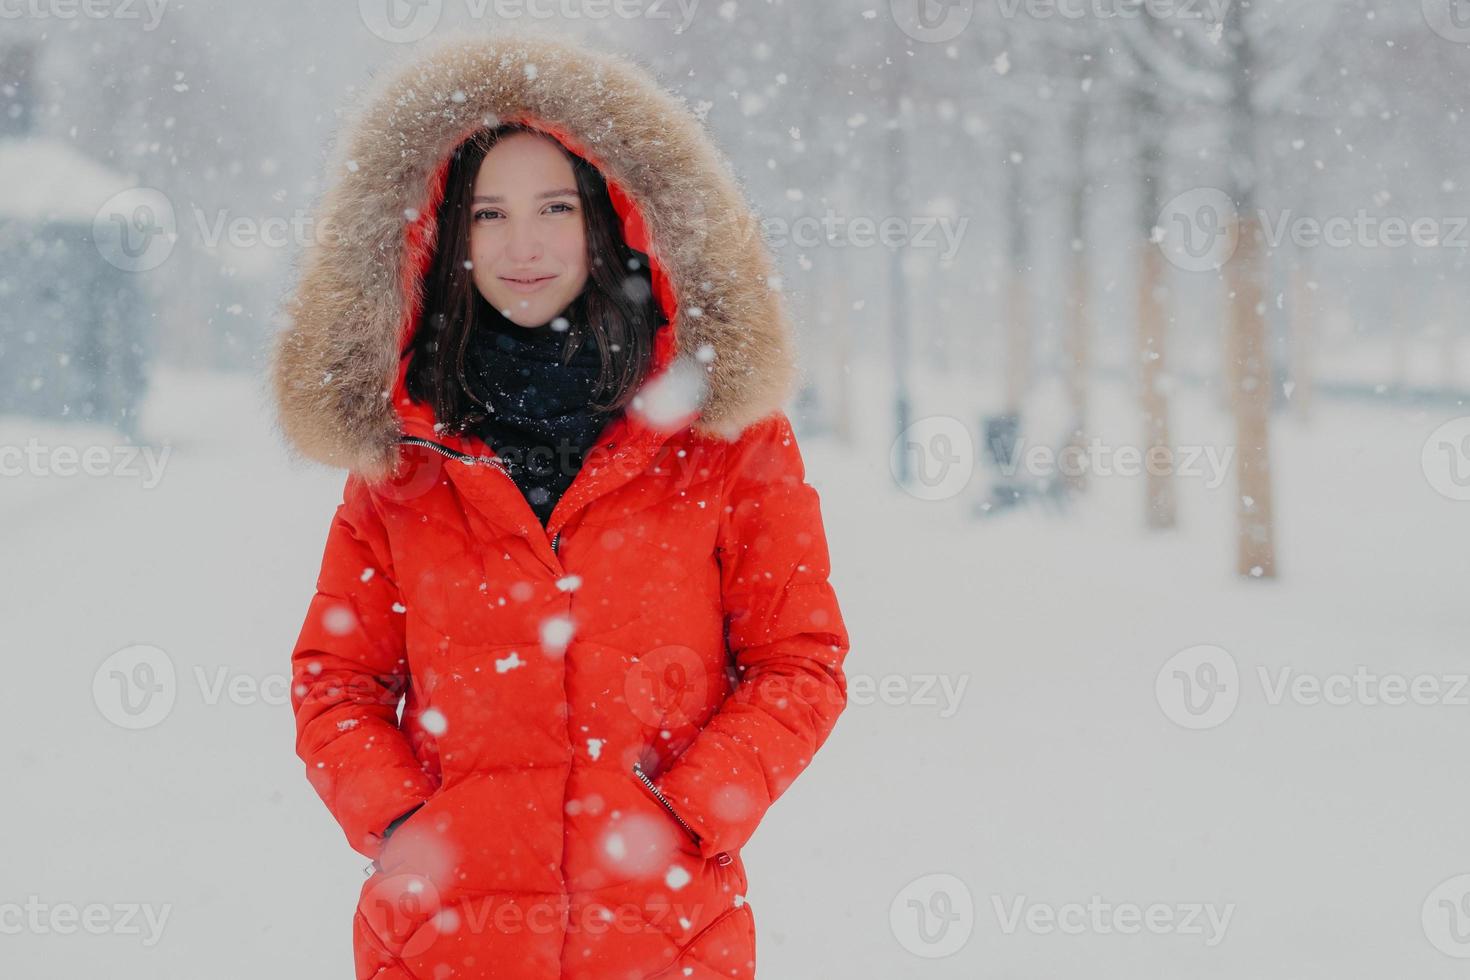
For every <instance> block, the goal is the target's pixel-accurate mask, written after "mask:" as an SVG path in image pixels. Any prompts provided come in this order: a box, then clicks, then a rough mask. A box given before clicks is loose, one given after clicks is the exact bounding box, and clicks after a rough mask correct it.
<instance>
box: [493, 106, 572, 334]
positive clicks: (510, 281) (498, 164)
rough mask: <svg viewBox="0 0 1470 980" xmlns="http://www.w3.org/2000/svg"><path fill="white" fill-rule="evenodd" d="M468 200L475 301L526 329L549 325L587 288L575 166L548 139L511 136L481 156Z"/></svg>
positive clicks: (519, 134) (527, 135)
mask: <svg viewBox="0 0 1470 980" xmlns="http://www.w3.org/2000/svg"><path fill="white" fill-rule="evenodd" d="M472 193H473V197H472V199H471V202H470V207H471V208H472V209H473V210H472V212H471V216H472V220H471V222H470V262H471V263H472V264H473V270H472V271H473V274H474V280H475V286H476V287H477V288H478V289H479V290H480V295H482V296H484V297H485V300H486V301H487V302H488V303H490V304H491V305H492V306H494V307H495V308H496V309H497V310H499V311H500V312H501V313H502V314H504V315H505V316H506V317H507V318H508V319H510V320H512V321H513V322H515V323H518V324H520V325H521V326H523V327H540V326H543V325H545V324H547V323H549V322H550V321H551V320H552V319H554V318H555V317H556V316H557V315H558V314H560V313H561V312H562V311H563V310H565V309H566V308H567V305H568V304H569V303H571V301H572V300H574V299H576V298H577V295H578V294H579V293H581V291H582V287H584V286H585V285H586V284H587V235H586V229H585V225H584V222H583V218H582V201H581V198H579V197H578V195H577V179H576V175H575V174H574V173H573V171H572V162H571V161H570V160H569V159H567V156H566V154H565V153H563V152H562V150H561V148H560V147H559V146H558V145H556V144H555V143H554V142H552V140H551V138H550V137H547V136H537V135H535V134H533V133H516V134H513V135H511V136H508V137H506V138H504V139H502V140H500V141H499V142H497V143H496V144H495V145H494V146H493V147H491V149H490V152H489V153H487V154H485V160H484V162H483V163H481V164H480V172H479V174H478V175H477V176H476V177H475V187H474V191H473V192H472ZM528 280H534V281H528Z"/></svg>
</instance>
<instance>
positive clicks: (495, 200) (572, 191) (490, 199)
mask: <svg viewBox="0 0 1470 980" xmlns="http://www.w3.org/2000/svg"><path fill="white" fill-rule="evenodd" d="M576 196H577V189H576V188H575V187H562V188H559V189H557V190H554V191H542V192H541V193H540V194H537V195H536V200H538V201H544V200H546V199H547V198H549V197H576ZM474 200H475V201H477V202H483V203H485V204H500V203H502V202H503V201H504V200H505V198H503V197H501V196H500V195H499V194H491V195H485V194H476V195H475V197H474Z"/></svg>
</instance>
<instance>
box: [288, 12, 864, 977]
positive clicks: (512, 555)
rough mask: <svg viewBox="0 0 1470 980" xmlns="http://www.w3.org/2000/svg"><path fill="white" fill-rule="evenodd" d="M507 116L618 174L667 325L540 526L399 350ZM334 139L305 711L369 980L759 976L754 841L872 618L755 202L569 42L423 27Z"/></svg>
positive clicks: (815, 737)
mask: <svg viewBox="0 0 1470 980" xmlns="http://www.w3.org/2000/svg"><path fill="white" fill-rule="evenodd" d="M497 119H498V120H501V121H509V120H511V119H522V120H525V121H528V122H531V123H532V124H533V125H536V126H538V127H540V128H541V129H543V130H544V131H546V132H548V133H550V134H551V135H553V136H555V137H557V138H558V139H560V140H561V141H562V143H563V145H565V146H566V147H567V148H568V149H569V150H571V151H572V152H576V153H579V154H581V155H582V156H584V157H586V158H587V159H589V160H590V161H592V162H593V163H594V164H595V165H597V166H598V167H599V168H600V169H601V171H602V173H603V174H604V176H605V177H606V178H607V180H608V184H609V188H610V190H611V192H612V197H613V201H614V203H615V206H616V207H617V210H618V213H619V214H620V216H621V217H622V219H623V230H624V235H625V237H626V238H627V239H628V242H629V244H630V245H632V246H633V247H635V248H638V249H640V250H642V251H645V252H647V253H648V254H649V255H650V257H651V259H652V266H653V268H652V273H653V281H654V286H655V291H656V293H657V296H658V298H659V301H660V303H661V305H662V308H663V312H664V313H665V315H666V316H667V318H668V321H669V325H668V326H665V327H663V328H662V329H661V330H660V332H659V335H658V337H657V343H656V352H655V359H654V366H653V369H652V372H651V374H650V379H651V380H650V381H649V385H648V387H646V388H644V390H643V395H642V396H641V397H640V400H639V402H638V403H637V405H636V406H635V410H631V411H628V412H626V413H624V414H623V415H622V416H619V417H618V418H616V419H615V420H614V421H613V422H612V423H611V424H610V425H609V426H608V428H607V430H606V431H605V432H604V433H603V434H602V436H601V437H600V439H599V441H598V443H597V445H596V446H595V447H594V448H593V450H592V451H591V452H590V453H589V454H588V456H587V460H586V462H585V463H584V465H583V467H582V469H581V471H580V472H579V473H578V474H577V477H576V479H575V481H574V482H573V483H572V485H571V487H570V488H569V489H568V490H567V492H566V493H565V494H564V495H563V497H562V498H561V499H560V500H559V501H558V503H557V506H556V509H555V511H554V513H553V514H552V516H551V519H550V521H549V523H548V525H547V526H546V527H545V528H544V529H543V528H542V526H541V524H540V523H539V522H538V521H537V519H536V517H535V515H534V514H533V512H532V511H531V508H530V506H529V505H528V504H527V502H526V501H525V499H524V498H523V497H522V495H521V493H520V491H519V490H518V488H517V487H516V485H515V483H514V482H513V481H512V480H511V478H510V477H509V476H508V475H507V474H506V473H505V472H504V471H502V470H501V469H499V468H498V467H497V466H496V465H495V460H494V458H493V453H492V452H491V450H490V449H489V448H488V447H487V446H486V445H485V444H484V443H483V442H481V441H479V440H478V439H476V438H474V437H472V436H464V437H453V436H447V435H444V434H441V433H440V432H438V431H436V430H435V428H434V422H435V419H434V416H433V413H432V410H431V409H430V407H429V406H428V405H425V404H415V403H413V402H411V401H410V400H409V399H408V398H407V397H406V394H405V390H404V384H403V378H404V369H405V367H406V359H402V358H400V352H401V351H402V350H404V348H405V346H406V341H407V339H408V337H410V336H411V332H412V330H414V329H416V326H417V316H418V312H419V310H418V307H419V300H418V295H419V292H418V291H419V288H420V286H419V284H420V283H421V281H422V277H423V274H424V271H425V269H426V268H427V265H428V262H429V260H430V259H431V257H432V249H433V242H432V239H433V232H434V224H433V221H434V215H435V212H436V209H437V207H438V201H439V200H440V199H441V198H442V194H443V182H444V176H445V173H446V169H447V167H446V160H447V157H448V154H449V152H450V150H451V149H452V148H453V147H454V146H455V145H457V143H458V142H459V141H460V140H461V139H463V138H464V136H466V135H468V134H469V132H471V131H472V130H474V129H475V128H477V127H478V126H480V125H484V124H485V123H486V122H487V121H490V122H493V121H494V120H497ZM338 156H339V160H338V163H339V168H338V169H337V170H336V175H335V177H334V181H335V183H333V184H332V186H331V187H330V189H329V190H328V192H327V195H326V198H325V200H324V202H323V204H322V209H323V213H322V215H321V218H322V226H323V227H325V228H330V233H328V234H324V235H323V236H321V240H320V241H318V242H316V243H314V244H313V245H312V247H311V248H310V249H309V250H308V252H307V255H306V258H305V260H304V264H303V269H302V274H301V279H300V282H299V283H298V285H297V288H296V290H295V291H294V293H293V295H292V297H291V300H290V303H289V304H288V313H289V325H288V328H287V329H286V330H285V331H284V332H283V333H282V335H281V337H280V339H279V341H278V343H277V346H276V348H275V350H274V352H273V363H272V373H273V381H274V386H275V392H276V396H277V399H278V403H279V413H280V424H281V427H282V430H283V432H284V434H285V436H286V437H287V439H288V440H289V441H290V443H291V444H292V445H293V446H294V447H295V448H296V450H298V451H299V452H300V453H301V454H302V455H305V456H307V457H310V458H312V459H316V460H319V461H323V462H327V463H331V464H333V465H337V466H341V467H344V468H345V469H346V470H347V471H348V475H347V479H346V486H345V490H344V494H343V500H342V504H341V505H340V506H339V507H338V509H337V512H336V515H335V517H334V519H333V521H332V524H331V528H330V531H329V534H328V537H327V543H326V553H325V555H324V557H323V560H322V566H321V573H320V577H319V578H318V580H317V593H316V596H315V598H314V599H313V600H312V601H311V605H310V608H309V610H308V611H307V615H306V622H305V625H304V626H303V628H302V630H301V634H300V638H299V640H298V642H297V644H296V647H295V650H294V652H293V654H292V667H293V687H292V706H293V708H294V710H295V717H296V726H297V751H298V753H299V755H300V756H301V758H302V759H303V760H304V761H305V763H306V772H307V776H308V778H309V779H310V781H311V784H312V785H313V786H314V787H315V788H316V790H317V792H318V793H319V794H320V796H321V798H322V800H323V801H324V802H325V803H326V805H327V808H328V809H329V810H330V811H331V813H332V815H333V817H335V818H336V820H337V822H338V823H339V824H340V825H341V827H342V830H343V831H344V832H345V834H346V836H347V840H348V842H349V843H350V844H351V845H352V847H353V848H355V849H356V850H357V851H359V852H360V853H362V854H363V855H364V856H367V857H370V858H372V859H373V860H374V866H373V867H374V869H375V870H374V871H373V873H372V875H371V877H369V878H368V880H367V881H366V882H365V883H364V885H363V888H362V892H361V896H360V900H359V902H358V907H357V910H356V916H355V919H354V925H353V943H354V951H355V959H356V970H357V973H356V975H357V977H359V978H367V977H378V978H384V980H386V978H407V977H414V978H421V980H449V978H454V980H468V978H476V977H495V978H498V980H521V978H525V980H533V978H534V980H552V978H585V980H593V978H596V980H608V978H616V980H634V978H644V977H654V976H668V977H670V978H674V977H679V978H682V977H696V978H698V977H723V978H730V977H735V978H748V977H752V976H753V975H754V968H755V938H754V920H753V918H752V913H751V908H750V905H749V904H748V903H747V902H746V901H745V900H744V892H745V890H746V877H745V870H744V865H743V863H742V861H741V857H740V852H741V849H742V848H743V847H744V846H745V844H746V842H747V841H748V840H750V838H751V835H752V834H753V833H754V832H755V829H756V827H757V826H758V825H759V824H760V821H761V818H762V817H763V816H764V815H765V813H766V811H767V810H768V809H769V808H770V806H771V804H772V803H774V802H775V800H776V799H777V798H778V797H780V795H781V794H782V792H784V791H785V789H786V788H787V787H788V786H789V785H790V784H791V781H792V780H793V779H795V778H796V777H797V776H798V775H799V774H800V773H801V772H802V770H803V769H805V768H806V766H807V765H808V764H809V763H810V762H811V761H812V756H813V754H814V753H815V752H816V750H817V749H818V748H819V747H820V746H821V745H822V744H823V742H824V741H825V740H826V738H827V736H828V735H829V734H830V733H831V731H832V728H833V725H834V723H835V722H836V720H837V717H838V715H839V714H840V713H841V711H842V710H843V707H844V706H845V704H846V683H845V680H844V677H843V672H842V664H843V659H844V656H845V654H846V652H847V649H848V637H847V633H846V630H845V628H844V625H843V621H842V616H841V613H840V611H839V609H838V604H837V600H836V597H835V596H834V594H833V591H832V588H831V586H830V585H829V584H828V555H827V545H826V539H825V536H824V533H823V528H822V520H821V515H820V511H819V505H818V497H817V493H816V491H815V490H813V489H812V487H811V486H810V485H808V484H807V483H806V482H805V480H804V473H803V468H802V459H801V455H800V453H799V451H798V448H797V444H796V440H795V438H794V437H793V434H792V430H791V426H790V423H789V421H788V419H787V417H786V416H785V414H783V412H782V411H781V408H780V406H781V403H782V400H783V399H784V397H785V395H786V392H787V388H788V387H789V383H790V380H791V378H792V376H793V367H792V363H791V355H790V350H791V344H790V339H789V326H788V324H787V320H786V317H785V314H784V311H783V309H782V307H781V304H780V297H779V295H778V293H777V292H776V290H775V288H774V283H773V282H772V281H771V280H772V271H771V263H770V257H769V255H768V254H767V252H766V250H765V247H764V245H763V243H762V241H761V239H760V236H759V234H758V233H756V232H755V231H754V225H753V219H752V217H751V214H750V212H749V210H748V209H747V207H746V205H745V204H744V203H743V201H742V199H741V196H740V194H739V191H738V189H737V188H736V185H735V184H734V182H733V180H732V179H731V177H730V176H729V174H728V172H727V171H726V169H725V166H724V164H723V162H722V161H721V158H720V157H719V155H718V153H717V152H716V151H715V150H714V148H713V147H712V146H711V145H710V143H709V141H708V138H707V137H706V135H705V134H704V131H703V129H702V128H701V126H700V125H699V124H698V122H697V121H696V120H694V119H693V118H692V117H691V116H690V115H689V113H688V111H687V110H686V109H685V108H684V107H683V106H682V104H680V103H679V102H677V101H676V100H674V99H673V98H672V97H671V96H669V95H668V94H667V93H665V92H663V91H662V90H661V89H660V88H659V87H658V86H657V85H656V84H655V83H654V82H653V81H652V80H651V79H650V78H649V77H648V76H647V75H646V74H645V73H644V72H642V71H641V70H640V69H638V68H636V67H635V66H632V65H629V64H628V63H626V62H623V61H621V60H619V59H615V58H612V57H608V56H605V55H600V54H597V53H594V52H591V51H589V50H586V49H584V48H580V47H577V46H575V45H572V44H569V43H565V42H561V41H553V40H539V39H526V38H521V39H511V40H507V39H505V38H502V37H495V38H476V39H473V40H460V41H455V42H453V43H451V44H449V45H445V46H441V47H438V48H435V49H432V50H431V52H430V53H429V54H427V55H423V56H420V57H419V58H418V59H417V60H416V61H415V62H414V63H412V64H410V65H408V66H407V67H405V68H403V69H401V70H399V71H398V72H396V73H395V74H393V75H392V76H390V77H389V78H388V80H387V81H386V82H385V83H384V84H383V85H382V86H380V88H379V90H378V92H377V93H376V94H375V95H374V96H373V97H372V98H371V99H370V100H369V102H368V103H367V105H366V107H365V108H364V109H363V110H362V111H361V113H360V115H359V117H358V121H357V122H356V124H355V127H354V128H353V129H352V131H351V132H350V134H349V137H348V139H347V141H346V142H345V144H344V146H343V147H342V148H341V149H339V151H338ZM691 385H693V387H694V389H695V390H697V391H699V392H700V398H699V402H698V408H697V409H694V410H689V411H685V414H684V415H683V416H681V417H680V418H678V419H677V420H675V421H674V422H673V423H670V422H669V420H668V415H669V412H668V410H667V406H668V404H669V403H670V402H672V403H673V404H675V405H676V406H677V404H678V399H677V397H676V396H674V395H671V392H676V391H677V390H679V389H681V388H688V387H690V386H691ZM660 406H662V407H660ZM676 410H677V409H676ZM400 698H402V700H403V706H402V716H401V718H400V716H399V702H400ZM419 804H422V806H421V807H420V808H419V809H418V810H417V811H416V812H414V813H413V814H412V815H411V816H409V817H408V819H407V820H406V821H405V822H404V823H403V824H402V825H401V826H400V827H398V829H397V830H396V831H394V833H393V834H392V836H391V837H390V838H388V839H387V841H386V843H385V840H384V836H383V835H384V831H385V829H386V828H387V826H388V825H389V823H391V822H392V821H393V820H394V819H395V818H396V817H398V816H399V815H400V814H403V813H404V812H405V811H407V810H409V809H411V808H413V807H415V806H418V805H419Z"/></svg>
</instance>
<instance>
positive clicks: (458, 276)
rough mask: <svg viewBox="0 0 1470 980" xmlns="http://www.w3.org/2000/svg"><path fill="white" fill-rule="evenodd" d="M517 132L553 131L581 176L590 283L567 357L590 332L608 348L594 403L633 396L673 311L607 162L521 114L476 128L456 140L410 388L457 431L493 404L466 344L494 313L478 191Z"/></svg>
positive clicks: (570, 311)
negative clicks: (631, 237) (607, 176)
mask: <svg viewBox="0 0 1470 980" xmlns="http://www.w3.org/2000/svg"><path fill="white" fill-rule="evenodd" d="M512 133H534V134H536V135H540V136H542V137H543V138H545V139H549V140H551V141H552V142H553V143H555V144H556V146H557V148H558V149H560V150H561V151H562V152H563V153H565V154H566V155H567V158H568V159H569V160H570V161H571V163H572V171H573V173H575V175H576V178H577V195H578V196H579V197H580V198H581V202H582V215H583V221H584V227H585V229H586V238H587V285H586V287H585V288H583V290H582V292H581V293H579V294H578V295H577V297H576V298H575V299H573V300H572V302H571V303H570V304H569V305H568V306H567V308H566V310H565V311H564V312H563V313H562V314H561V315H562V316H565V317H566V318H567V320H568V321H569V322H570V328H569V329H568V330H567V338H566V344H565V346H564V347H563V348H562V363H563V364H565V363H567V362H568V361H569V360H570V359H571V357H572V355H573V354H574V353H575V352H576V351H577V350H578V349H579V348H580V347H581V346H582V342H583V338H584V336H585V335H586V334H587V333H590V334H591V338H592V342H593V344H594V345H595V346H596V348H597V350H598V352H599V353H600V354H601V355H602V371H601V373H600V374H599V376H598V381H597V387H596V388H595V389H594V392H593V402H592V404H593V407H595V408H597V409H598V410H600V411H606V412H612V411H615V410H617V409H620V408H622V407H623V406H624V405H626V404H627V403H628V402H629V401H631V400H632V398H633V396H634V394H636V393H637V390H638V385H639V383H640V382H641V381H642V380H643V376H644V374H645V373H646V372H647V370H648V368H649V365H650V364H651V362H652V359H653V336H654V331H655V330H657V329H658V327H659V325H660V323H661V322H662V320H663V317H662V314H661V313H660V311H659V308H658V301H657V299H656V298H655V297H654V295H653V285H652V280H651V276H650V273H649V267H648V256H647V255H645V254H644V253H642V252H640V251H638V250H637V249H633V248H630V247H628V244H627V243H626V242H625V241H624V240H623V235H622V232H621V231H620V230H619V229H620V228H621V220H620V219H619V218H618V214H617V210H616V209H615V208H614V207H613V204H612V198H611V197H609V195H608V191H607V182H606V181H605V180H604V179H603V176H602V174H601V173H600V172H599V171H598V170H597V168H596V167H594V166H593V165H592V164H590V163H588V162H587V161H586V160H584V159H582V158H581V157H580V156H578V155H577V154H575V153H571V152H569V151H568V150H567V149H566V147H564V146H562V145H561V143H560V142H559V141H558V140H557V139H556V138H555V137H553V136H549V135H546V134H543V133H540V132H539V131H538V130H536V129H534V128H532V127H530V126H527V125H524V124H521V123H508V124H506V125H503V126H499V127H497V128H495V129H482V130H480V131H478V132H476V133H475V134H473V135H472V136H470V137H469V138H468V139H466V140H464V141H463V142H462V143H460V145H459V146H458V147H456V148H455V150H454V153H453V156H452V157H451V159H450V163H449V174H448V176H447V177H446V179H445V185H444V200H443V202H442V203H441V204H440V205H439V213H438V237H437V238H436V242H437V245H436V248H435V252H434V257H433V260H432V262H431V264H430V266H429V270H428V274H427V275H426V276H425V279H424V305H423V314H422V318H421V320H420V322H419V326H418V329H417V330H415V331H414V334H413V337H412V339H411V340H410V341H409V344H408V348H407V350H408V351H411V352H412V355H411V358H410V360H409V366H408V372H407V377H406V378H405V381H406V383H407V387H408V394H409V397H411V398H412V399H413V400H414V401H418V402H423V401H427V402H429V403H430V404H431V405H432V407H433V409H434V415H435V417H436V419H437V420H438V421H439V423H440V424H442V425H443V426H444V428H445V429H447V430H448V431H450V432H463V431H465V430H466V429H468V428H470V427H471V426H474V425H476V424H477V423H479V422H481V421H483V420H484V419H485V418H486V417H487V416H488V414H489V409H488V406H486V405H485V404H484V403H483V402H481V401H480V400H479V399H478V398H476V397H475V395H474V393H473V390H472V389H471V387H470V385H469V383H468V382H467V381H466V380H465V349H466V347H467V346H468V344H469V338H470V332H471V331H472V330H474V329H475V318H476V316H477V315H483V312H482V311H486V310H489V311H490V313H491V314H492V315H493V313H494V311H493V309H492V308H491V307H490V306H489V304H488V303H486V302H485V300H484V298H483V297H482V296H481V295H480V292H479V289H478V288H477V287H476V286H475V281H474V276H473V274H472V272H471V270H470V269H469V268H468V265H469V257H470V254H469V247H470V244H469V234H470V224H471V222H472V220H473V216H474V210H475V209H474V207H473V205H472V204H471V197H472V196H473V194H474V186H475V178H476V177H477V176H478V175H479V172H480V164H481V163H482V162H483V161H484V159H485V154H487V153H488V152H489V151H490V149H491V148H492V147H494V146H495V144H496V143H497V142H499V141H500V140H501V139H504V138H505V137H506V136H509V135H511V134H512ZM536 329H550V328H549V327H540V328H536Z"/></svg>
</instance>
